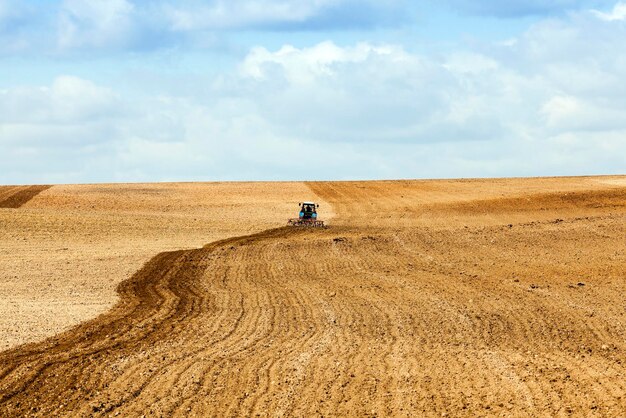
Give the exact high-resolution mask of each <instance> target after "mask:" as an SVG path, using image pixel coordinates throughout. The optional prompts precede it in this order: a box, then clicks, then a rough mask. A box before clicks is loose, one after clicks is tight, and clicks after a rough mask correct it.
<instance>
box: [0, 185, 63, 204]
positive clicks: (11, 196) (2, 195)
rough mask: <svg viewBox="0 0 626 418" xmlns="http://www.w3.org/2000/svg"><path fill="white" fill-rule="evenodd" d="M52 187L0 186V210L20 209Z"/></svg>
mask: <svg viewBox="0 0 626 418" xmlns="http://www.w3.org/2000/svg"><path fill="white" fill-rule="evenodd" d="M50 187H52V186H45V185H44V186H0V208H13V209H16V208H19V207H21V206H22V205H24V204H26V203H27V202H28V201H29V200H31V199H32V198H33V197H35V196H37V195H38V194H39V193H41V192H43V191H45V190H48V189H49V188H50Z"/></svg>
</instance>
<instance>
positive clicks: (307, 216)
mask: <svg viewBox="0 0 626 418" xmlns="http://www.w3.org/2000/svg"><path fill="white" fill-rule="evenodd" d="M299 206H300V213H299V214H298V217H297V218H291V219H289V221H288V222H287V224H288V225H292V226H312V227H321V226H324V221H321V220H319V219H318V218H317V208H319V207H320V205H319V204H317V203H314V202H303V203H299Z"/></svg>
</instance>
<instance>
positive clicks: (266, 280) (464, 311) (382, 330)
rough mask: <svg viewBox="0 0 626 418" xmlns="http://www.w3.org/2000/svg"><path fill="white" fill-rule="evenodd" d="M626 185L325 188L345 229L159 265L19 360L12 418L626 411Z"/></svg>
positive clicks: (19, 352) (5, 402) (172, 256)
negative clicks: (98, 311) (103, 308)
mask: <svg viewBox="0 0 626 418" xmlns="http://www.w3.org/2000/svg"><path fill="white" fill-rule="evenodd" d="M622 179H623V177H613V178H593V177H589V178H561V179H558V178H555V179H508V180H471V181H452V180H451V181H414V182H409V181H406V182H363V183H358V182H355V183H350V182H346V183H310V184H308V186H309V187H310V188H311V190H313V191H314V192H315V194H317V196H318V197H319V198H321V199H323V200H324V201H327V202H331V203H332V204H333V207H334V210H335V212H336V213H337V215H336V217H335V218H334V219H333V222H332V224H331V227H330V228H328V229H323V230H303V229H294V228H275V229H269V230H267V231H265V232H261V233H256V234H253V235H247V236H241V237H236V238H229V239H226V240H222V241H217V242H214V243H212V244H209V245H207V246H205V247H202V248H198V249H189V250H178V251H170V252H164V253H160V254H159V255H157V256H155V257H154V258H152V260H150V262H148V263H147V264H146V265H145V266H144V267H143V268H142V269H140V270H139V271H138V272H137V273H135V274H134V275H133V276H132V278H131V279H129V280H127V281H125V282H123V283H122V284H121V285H120V286H119V288H118V291H119V294H120V302H119V303H118V304H117V305H116V306H115V307H114V308H113V309H112V310H111V311H109V312H108V313H106V314H105V315H101V316H99V317H98V318H96V319H94V320H91V321H89V322H86V323H84V324H82V325H80V326H78V327H76V328H74V329H72V330H69V331H67V332H65V333H63V334H60V335H57V336H55V337H53V338H50V339H48V340H46V341H44V342H42V343H33V344H28V345H24V346H21V347H17V348H14V349H11V350H9V351H5V352H3V353H1V354H0V415H2V416H24V415H29V414H31V415H37V416H51V415H69V416H90V415H96V416H109V415H111V416H115V415H119V416H139V415H146V416H172V415H174V416H216V415H217V416H252V415H290V416H315V415H325V416H329V415H330V416H334V415H351V416H354V415H356V416H381V415H395V416H416V415H428V416H442V415H445V414H448V415H450V416H476V415H480V416H484V415H490V416H502V415H507V416H544V415H547V416H568V415H577V416H620V415H621V414H622V413H623V411H624V410H626V383H625V382H626V363H625V362H626V351H625V350H626V306H624V298H623V295H624V294H625V291H626V280H625V279H626V277H625V274H626V268H625V266H626V238H625V237H626V187H625V186H624V184H623V183H620V182H619V180H622ZM607 180H609V181H607ZM611 180H616V181H615V182H612V181H611ZM51 190H54V188H53V189H51ZM34 201H35V200H33V202H34Z"/></svg>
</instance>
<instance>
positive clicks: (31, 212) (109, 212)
mask: <svg viewBox="0 0 626 418" xmlns="http://www.w3.org/2000/svg"><path fill="white" fill-rule="evenodd" d="M310 197H311V192H310V190H309V189H308V188H307V187H306V186H305V185H304V184H302V183H186V184H167V183H164V184H115V185H108V184H100V185H56V186H54V187H52V188H50V189H48V190H46V191H44V192H42V193H40V194H39V195H37V196H36V197H35V198H33V199H32V200H30V201H29V202H28V203H26V204H25V205H23V206H22V207H20V208H19V209H0V350H3V349H7V348H11V347H14V346H16V345H18V344H22V343H26V342H32V341H38V340H41V339H43V338H45V337H49V336H52V335H55V334H57V333H59V332H62V331H64V330H66V329H68V328H69V327H71V326H73V325H76V324H78V323H80V322H82V321H85V320H88V319H91V318H94V317H95V316H97V315H98V314H101V313H104V312H106V311H107V310H109V309H110V308H111V307H113V305H114V304H115V303H116V301H117V300H118V295H117V293H116V290H115V289H116V287H117V285H118V284H119V283H120V282H121V281H123V280H125V279H127V278H129V277H130V276H131V275H132V274H133V273H135V272H136V271H137V270H139V269H140V268H141V266H142V265H143V264H145V263H146V262H147V261H148V260H150V258H152V257H153V256H154V255H155V254H157V253H160V252H162V251H169V250H177V249H189V248H198V247H201V246H202V245H204V244H206V243H207V242H211V241H216V240H219V239H224V238H228V237H232V236H237V235H243V234H250V233H253V232H258V231H262V230H264V229H268V228H275V227H278V226H282V225H284V224H285V223H286V219H287V218H288V217H292V216H294V212H295V211H296V210H297V202H298V200H299V199H302V198H310ZM327 206H328V205H327Z"/></svg>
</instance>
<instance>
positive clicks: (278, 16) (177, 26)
mask: <svg viewBox="0 0 626 418" xmlns="http://www.w3.org/2000/svg"><path fill="white" fill-rule="evenodd" d="M338 3H340V1H339V0H309V1H306V2H302V1H300V0H229V1H226V0H213V1H209V2H181V3H167V4H165V5H164V10H165V14H166V16H167V19H168V20H169V22H170V24H171V27H172V28H173V29H174V30H180V31H189V30H196V29H207V28H208V29H220V28H222V29H223V28H233V27H246V26H250V25H259V24H268V23H278V22H303V21H305V20H307V19H310V18H311V17H314V16H316V15H317V14H318V13H320V11H322V10H323V9H325V8H327V7H330V6H334V5H337V4H338Z"/></svg>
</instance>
